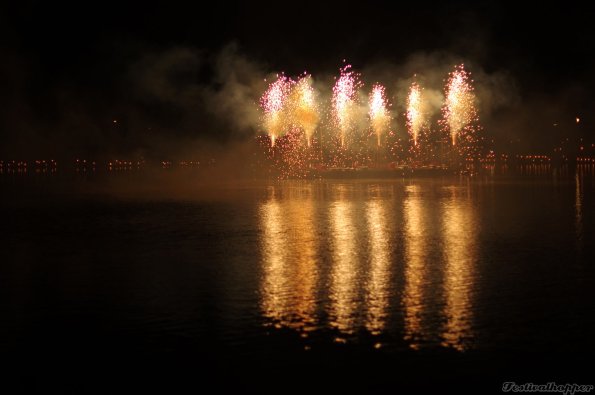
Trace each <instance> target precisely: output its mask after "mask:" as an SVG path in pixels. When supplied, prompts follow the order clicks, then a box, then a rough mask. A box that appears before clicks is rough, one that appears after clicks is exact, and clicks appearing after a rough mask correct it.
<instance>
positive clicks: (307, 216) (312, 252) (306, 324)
mask: <svg viewBox="0 0 595 395" xmlns="http://www.w3.org/2000/svg"><path fill="white" fill-rule="evenodd" d="M275 192H276V191H275V189H274V188H273V189H272V192H271V196H270V198H269V200H268V201H267V202H265V203H263V204H262V206H261V213H260V217H261V221H262V224H261V225H262V229H263V237H262V246H263V275H262V282H261V287H262V289H261V294H262V309H263V312H264V315H265V317H267V318H269V319H270V320H271V321H272V322H273V323H275V325H276V326H277V327H282V326H284V327H291V328H294V329H298V330H304V331H308V330H310V329H312V327H313V325H314V324H315V313H316V282H317V278H318V269H317V258H316V253H317V248H318V247H317V243H318V241H317V238H316V236H315V233H314V230H315V229H316V228H315V224H314V202H313V200H312V197H311V194H312V190H311V188H307V187H305V188H302V189H301V190H300V191H298V193H296V194H294V195H290V196H289V199H285V200H281V199H279V198H277V197H276V195H275ZM305 335H306V334H305V333H304V336H305Z"/></svg>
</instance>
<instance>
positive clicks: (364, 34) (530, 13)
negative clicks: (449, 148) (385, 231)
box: [0, 1, 595, 152]
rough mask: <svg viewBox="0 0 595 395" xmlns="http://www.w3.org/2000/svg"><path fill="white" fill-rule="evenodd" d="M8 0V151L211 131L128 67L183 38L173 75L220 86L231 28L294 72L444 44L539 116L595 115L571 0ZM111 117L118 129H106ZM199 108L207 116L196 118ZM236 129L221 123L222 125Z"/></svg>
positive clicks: (584, 46)
mask: <svg viewBox="0 0 595 395" xmlns="http://www.w3.org/2000/svg"><path fill="white" fill-rule="evenodd" d="M0 10H1V12H0V33H1V36H2V41H1V46H0V51H1V52H0V55H2V65H1V66H0V84H1V85H2V86H0V90H1V91H0V105H1V106H2V110H1V111H0V116H1V117H2V119H1V121H0V126H1V127H2V130H1V131H0V141H1V142H2V143H3V144H2V147H3V152H10V149H15V150H20V151H23V150H24V149H25V148H26V147H32V146H35V147H36V151H39V152H42V151H43V150H44V149H46V150H49V151H52V150H56V147H57V146H59V145H61V146H62V148H63V149H64V150H67V149H73V150H74V149H79V148H80V146H84V149H86V150H91V151H100V150H101V145H102V144H106V145H107V144H118V142H121V143H122V144H123V145H125V146H126V149H132V148H134V145H135V143H134V142H133V141H131V138H130V137H129V138H126V136H124V137H122V136H121V135H126V134H130V135H134V136H135V139H137V138H138V133H136V132H134V130H133V129H143V130H145V131H144V132H143V133H146V134H149V135H150V134H151V133H155V134H159V133H169V134H172V133H173V136H174V138H175V137H179V138H184V137H186V136H187V135H191V134H194V135H199V136H200V135H203V134H204V135H205V136H210V135H215V134H214V133H213V129H217V128H225V124H224V123H223V126H221V125H218V121H217V119H215V118H216V117H213V116H212V114H211V115H209V114H202V115H201V114H200V111H197V113H196V114H193V115H192V116H188V115H187V114H186V113H185V112H187V110H188V109H187V108H186V107H184V105H180V104H179V103H177V104H176V103H173V104H172V103H171V102H167V103H165V102H163V101H159V100H154V101H151V100H142V99H138V96H139V95H138V92H136V93H135V89H136V88H135V87H134V86H133V85H134V84H132V83H131V81H133V80H134V78H135V77H134V76H133V74H134V73H135V70H137V67H138V65H139V64H141V65H142V64H144V63H143V59H145V60H146V59H147V57H149V58H150V57H151V56H153V57H157V58H158V57H159V56H160V55H159V54H162V53H167V51H171V50H172V49H176V48H178V49H180V48H183V49H188V50H190V51H192V53H194V54H196V59H194V60H193V61H191V62H190V63H189V64H190V66H188V64H187V65H186V66H185V67H182V70H179V72H177V74H176V77H175V78H179V79H180V81H181V82H180V83H186V82H187V83H188V85H192V86H207V87H211V88H212V89H215V90H216V89H217V86H218V85H217V84H218V83H220V81H217V78H216V74H217V70H216V67H215V66H213V62H212V59H213V58H214V57H216V55H217V53H219V52H220V51H221V49H222V48H224V47H225V46H226V45H228V44H229V43H230V42H235V43H236V44H237V48H238V51H239V52H241V54H242V55H243V56H245V57H246V58H248V59H250V60H251V61H253V62H255V63H256V64H259V65H261V66H262V67H263V68H264V69H265V71H267V72H271V71H277V70H285V71H286V72H287V73H289V74H296V73H299V72H301V71H303V70H304V69H308V70H309V71H311V72H312V73H313V74H315V75H316V73H319V72H320V73H332V72H335V71H336V70H337V67H338V66H339V65H340V62H341V60H342V59H343V58H347V59H348V60H349V61H350V62H352V63H353V64H354V66H355V67H356V68H358V67H360V68H364V67H365V66H366V65H370V64H374V63H379V62H388V63H392V64H399V63H402V62H404V61H405V60H406V59H407V58H408V57H410V56H411V55H413V54H415V53H420V52H423V53H436V52H448V53H451V54H454V55H455V56H457V57H460V58H464V59H469V60H470V61H471V62H473V63H474V64H476V65H478V67H481V68H482V69H483V70H484V71H485V72H486V73H494V72H504V73H506V74H507V75H508V76H509V77H510V79H511V80H512V81H513V82H514V85H515V89H516V93H517V96H518V100H517V101H518V102H519V103H520V106H519V105H517V107H516V110H515V111H517V112H521V113H523V112H529V113H530V114H529V116H528V117H529V118H530V117H534V116H535V117H537V116H538V115H539V114H540V113H542V112H543V110H544V109H546V108H548V109H549V108H555V109H556V111H559V115H560V117H567V118H569V119H570V117H573V116H574V114H573V112H574V113H577V114H578V113H580V114H581V116H582V117H583V118H584V119H585V125H586V126H585V130H584V131H583V132H584V133H586V134H590V135H592V132H591V130H590V129H589V128H590V125H591V124H593V125H595V123H591V122H590V120H589V118H590V115H589V112H590V111H591V109H592V108H593V106H594V105H595V95H594V94H593V92H594V91H595V90H594V88H595V73H594V72H593V71H594V70H595V67H594V66H595V13H594V12H593V11H592V10H591V9H589V8H585V6H581V5H578V4H574V3H572V2H568V1H564V2H554V3H552V4H543V3H542V2H534V3H525V2H495V1H488V2H481V1H475V2H462V1H454V2H448V3H447V2H442V3H441V4H432V3H431V2H426V3H424V2H420V1H415V2H406V3H401V2H395V1H387V2H361V4H360V5H353V4H349V3H347V2H345V3H337V2H323V1H319V2H303V1H300V2H270V3H252V2H224V1H215V2H211V3H210V4H208V5H206V4H204V3H203V2H198V1H197V2H194V3H192V4H191V5H188V4H183V3H176V2H173V1H167V2H160V3H159V2H134V4H132V2H130V3H128V4H119V3H110V2H105V1H102V2H77V3H74V4H67V3H61V4H56V3H54V2H47V1H21V2H14V4H13V5H3V6H2V7H1V8H0ZM135 86H136V85H135ZM525 103H526V105H527V107H526V111H524V109H523V105H524V104H525ZM509 112H510V111H509ZM557 115H558V114H557ZM505 116H507V117H511V116H512V115H511V114H507V115H505ZM519 116H520V115H519ZM115 118H118V119H121V123H120V125H118V127H121V128H122V129H120V130H116V131H114V130H111V129H110V128H113V125H110V122H111V120H112V119H115ZM549 121H550V120H549V119H548V121H547V122H549ZM196 122H199V123H201V122H204V124H205V125H209V127H208V128H196V127H194V126H193V123H196ZM496 124H498V123H496ZM149 127H151V128H152V129H151V130H152V131H148V130H149V129H148V128H149ZM64 130H70V132H65V131H64ZM173 130H178V132H174V131H173ZM72 133H76V136H77V137H76V138H75V139H74V140H76V141H78V143H76V142H75V143H72V142H71V143H69V144H70V145H69V144H66V143H65V142H64V141H61V140H62V139H66V140H69V139H70V140H73V139H72ZM176 133H180V134H179V135H176ZM519 133H521V134H522V132H519ZM232 134H233V133H232ZM229 135H230V133H227V132H222V133H219V132H218V133H216V136H215V138H223V139H225V138H226V137H225V136H229ZM106 136H107V137H106ZM114 136H116V137H117V138H114ZM222 136H223V137H222ZM144 140H150V137H148V138H147V139H143V142H142V144H139V145H143V144H148V143H146V141H144ZM34 141H38V142H40V143H39V144H37V145H36V144H35V143H34ZM52 141H53V143H52ZM85 141H86V142H87V143H86V145H85V144H83V143H84V142H85ZM89 141H92V142H93V144H90V143H88V142H89ZM135 141H136V140H135ZM62 143H64V144H62ZM79 143H80V144H79ZM7 147H9V148H10V149H9V148H7ZM68 147H70V148H68Z"/></svg>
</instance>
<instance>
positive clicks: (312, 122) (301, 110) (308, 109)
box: [291, 74, 320, 147]
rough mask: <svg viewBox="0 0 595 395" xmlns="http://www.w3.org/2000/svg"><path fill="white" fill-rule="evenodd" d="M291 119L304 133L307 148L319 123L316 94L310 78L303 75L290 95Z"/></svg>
mask: <svg viewBox="0 0 595 395" xmlns="http://www.w3.org/2000/svg"><path fill="white" fill-rule="evenodd" d="M291 99H292V100H291V103H292V110H293V118H294V120H295V124H296V126H297V127H298V128H300V129H302V130H303V131H304V134H305V135H306V143H307V145H308V147H309V146H310V144H311V142H312V135H313V134H314V131H315V130H316V126H317V125H318V121H319V118H320V117H319V114H318V106H317V103H316V94H315V92H314V88H313V87H312V77H311V76H310V75H308V74H304V76H303V77H302V78H300V79H299V80H298V82H297V84H296V86H295V88H294V90H293V93H292V95H291Z"/></svg>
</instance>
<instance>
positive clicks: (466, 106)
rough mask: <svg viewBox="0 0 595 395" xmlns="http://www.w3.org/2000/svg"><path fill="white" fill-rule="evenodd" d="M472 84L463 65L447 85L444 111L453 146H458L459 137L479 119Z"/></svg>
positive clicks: (450, 77)
mask: <svg viewBox="0 0 595 395" xmlns="http://www.w3.org/2000/svg"><path fill="white" fill-rule="evenodd" d="M471 82H472V81H469V73H468V72H466V71H465V68H464V66H463V65H462V64H461V65H459V66H456V67H455V71H453V72H452V73H450V76H449V78H448V82H447V84H446V103H445V106H444V110H443V111H444V116H445V119H446V121H447V123H448V127H449V130H450V137H451V139H452V144H453V145H455V144H456V139H457V135H458V134H459V133H460V132H461V131H462V130H463V129H464V128H466V127H467V126H469V125H470V124H471V123H472V122H473V121H475V120H476V119H477V110H476V109H475V94H474V92H473V86H472V85H471Z"/></svg>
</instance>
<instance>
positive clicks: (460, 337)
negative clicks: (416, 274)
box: [442, 186, 478, 351]
mask: <svg viewBox="0 0 595 395" xmlns="http://www.w3.org/2000/svg"><path fill="white" fill-rule="evenodd" d="M448 189H449V192H450V193H449V196H448V197H447V198H446V201H445V202H444V203H443V207H442V208H443V212H442V218H443V235H444V252H445V258H446V267H445V273H444V292H445V298H446V300H445V302H446V303H445V311H444V315H445V318H446V324H445V327H444V331H443V333H442V338H443V341H442V345H444V346H447V347H452V348H454V349H456V350H459V351H462V350H465V349H467V348H468V347H469V345H470V344H469V340H470V339H471V338H472V336H473V333H472V319H473V317H472V311H473V295H472V292H473V278H474V276H475V261H476V260H477V251H476V237H477V232H478V223H477V220H476V218H475V212H474V208H473V206H472V204H471V199H470V198H469V196H468V193H469V188H465V189H466V190H467V196H465V197H464V196H462V191H461V190H460V189H457V187H454V186H452V187H449V188H448Z"/></svg>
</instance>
